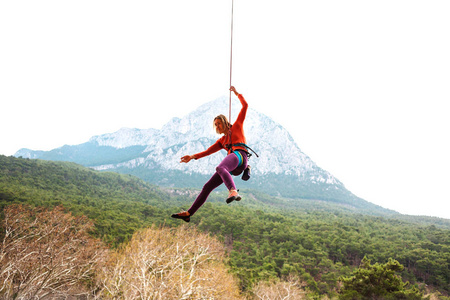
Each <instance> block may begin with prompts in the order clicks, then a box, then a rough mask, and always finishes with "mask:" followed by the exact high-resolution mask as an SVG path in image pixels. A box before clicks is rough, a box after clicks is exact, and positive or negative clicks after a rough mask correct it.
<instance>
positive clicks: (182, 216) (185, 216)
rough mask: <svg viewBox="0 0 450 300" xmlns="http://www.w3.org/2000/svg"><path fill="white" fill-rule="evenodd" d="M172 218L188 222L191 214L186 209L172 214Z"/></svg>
mask: <svg viewBox="0 0 450 300" xmlns="http://www.w3.org/2000/svg"><path fill="white" fill-rule="evenodd" d="M172 218H175V219H181V220H183V221H185V222H190V221H191V214H190V213H189V212H187V211H182V212H180V213H177V214H173V215H172Z"/></svg>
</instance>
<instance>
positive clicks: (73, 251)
mask: <svg viewBox="0 0 450 300" xmlns="http://www.w3.org/2000/svg"><path fill="white" fill-rule="evenodd" d="M4 216H5V218H4V222H3V224H2V233H1V234H0V236H1V237H2V244H1V245H0V298H1V299H41V298H51V299H58V298H67V297H69V296H71V295H72V296H73V295H79V296H80V295H85V296H86V295H90V294H92V293H91V292H90V288H94V287H93V285H92V282H93V271H94V270H95V268H96V264H97V263H99V262H100V261H102V260H103V259H104V254H105V250H104V248H103V246H102V244H101V243H100V242H99V241H98V240H96V239H93V238H91V237H89V235H88V232H89V230H91V229H92V227H93V224H92V223H91V222H90V221H88V219H87V218H85V217H74V216H72V215H71V214H66V213H64V212H63V208H62V207H56V208H55V209H53V210H52V211H48V210H46V209H42V208H41V209H39V208H30V207H28V206H23V205H10V206H8V207H7V208H6V209H5V210H4Z"/></svg>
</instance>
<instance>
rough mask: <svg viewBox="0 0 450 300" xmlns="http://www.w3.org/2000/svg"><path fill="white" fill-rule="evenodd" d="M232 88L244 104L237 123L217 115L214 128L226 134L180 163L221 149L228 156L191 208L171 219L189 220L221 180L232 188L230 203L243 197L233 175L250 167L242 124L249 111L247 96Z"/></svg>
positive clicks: (228, 199)
mask: <svg viewBox="0 0 450 300" xmlns="http://www.w3.org/2000/svg"><path fill="white" fill-rule="evenodd" d="M230 91H232V92H234V94H235V95H236V96H237V97H238V98H239V100H240V101H241V104H242V108H241V111H240V112H239V115H238V117H237V119H236V122H234V124H233V125H231V124H230V123H229V122H228V120H227V118H226V117H225V116H224V115H219V116H217V117H215V118H214V127H215V129H216V132H217V133H218V134H223V136H222V137H221V138H219V139H218V140H217V141H216V142H215V143H214V144H213V145H212V146H211V147H209V148H208V149H207V150H206V151H203V152H200V153H197V154H194V155H186V156H183V157H182V158H181V161H180V162H181V163H188V162H189V161H191V160H192V159H199V158H202V157H205V156H208V155H210V154H213V153H215V152H217V151H219V150H221V149H225V150H227V152H228V155H227V156H226V157H225V158H224V159H223V160H222V162H221V163H220V164H219V165H218V166H217V168H216V173H214V175H213V176H212V177H211V179H210V180H209V181H208V182H207V183H206V184H205V185H204V186H203V189H202V191H201V192H200V194H199V195H198V196H197V199H195V201H194V203H193V204H192V206H191V208H189V209H188V210H187V211H182V212H180V213H178V214H173V215H172V218H177V219H182V220H184V221H186V222H189V221H190V219H191V216H192V215H194V214H195V212H196V211H197V210H198V209H199V208H200V207H201V206H202V205H203V204H204V203H205V202H206V199H207V198H208V196H209V194H210V193H211V192H212V191H213V190H214V189H215V188H217V187H218V186H219V185H221V184H222V183H225V186H226V187H227V189H228V191H229V194H228V198H227V200H226V202H227V203H231V202H232V201H235V200H236V201H239V200H241V196H240V195H239V194H238V192H237V190H236V185H235V184H234V181H233V178H232V177H231V174H233V175H235V176H237V175H240V174H241V173H242V172H243V171H244V170H246V168H247V160H248V152H247V148H248V146H247V145H246V139H245V135H244V127H243V126H244V120H245V115H246V114H247V108H248V104H247V102H246V101H245V99H244V97H243V96H242V95H241V94H239V93H238V92H237V91H236V89H235V88H234V87H233V86H231V88H230ZM247 172H248V170H246V172H245V173H244V175H246V176H248V174H246V173H247ZM230 173H231V174H230ZM243 179H244V180H247V179H248V177H247V178H245V177H243Z"/></svg>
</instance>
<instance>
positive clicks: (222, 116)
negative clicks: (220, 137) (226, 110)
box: [213, 115, 231, 133]
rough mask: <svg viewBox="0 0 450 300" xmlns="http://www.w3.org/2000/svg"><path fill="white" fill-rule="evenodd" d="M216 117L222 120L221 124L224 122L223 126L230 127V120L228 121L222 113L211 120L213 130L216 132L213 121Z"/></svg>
mask: <svg viewBox="0 0 450 300" xmlns="http://www.w3.org/2000/svg"><path fill="white" fill-rule="evenodd" d="M217 119H219V120H220V121H222V124H224V125H225V127H227V128H230V127H231V124H230V122H228V119H227V117H225V116H224V115H218V116H217V117H215V118H214V120H213V127H214V130H215V131H216V132H217V127H216V124H215V123H214V121H215V120H217ZM217 133H219V132H217Z"/></svg>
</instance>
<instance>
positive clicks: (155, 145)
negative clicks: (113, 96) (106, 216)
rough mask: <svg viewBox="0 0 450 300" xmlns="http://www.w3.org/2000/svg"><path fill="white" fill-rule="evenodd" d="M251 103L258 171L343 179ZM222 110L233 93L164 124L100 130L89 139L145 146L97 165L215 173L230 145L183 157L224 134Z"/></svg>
mask: <svg viewBox="0 0 450 300" xmlns="http://www.w3.org/2000/svg"><path fill="white" fill-rule="evenodd" d="M249 105H250V107H249V109H248V112H247V117H246V120H245V123H244V130H245V134H246V138H247V144H248V145H249V146H250V147H251V148H252V149H253V150H255V151H256V152H257V153H258V154H259V156H260V157H259V158H257V157H256V156H255V155H253V156H252V157H251V159H250V164H251V165H252V172H253V173H254V174H262V175H266V174H286V175H296V176H298V177H300V178H302V180H312V181H316V182H322V183H327V184H338V181H337V180H336V179H335V178H334V177H333V176H332V175H331V174H329V173H328V172H326V171H324V170H322V169H320V168H318V167H317V166H316V164H315V163H314V162H313V161H312V160H311V159H310V158H309V157H308V156H307V155H305V154H304V153H303V152H302V151H301V150H300V148H299V147H298V146H297V144H296V143H295V141H294V140H293V138H292V137H291V136H290V134H289V133H288V132H287V130H286V129H284V128H283V127H282V126H281V125H280V124H278V123H276V122H274V121H273V120H272V119H270V118H269V117H267V116H265V115H263V114H261V113H258V112H257V111H255V110H253V109H252V108H251V103H249ZM240 109H241V105H240V102H239V100H237V98H234V99H233V102H232V113H231V114H232V120H233V121H234V120H235V118H236V117H237V115H238V113H239V110H240ZM219 114H225V115H228V99H227V98H226V97H221V98H218V99H216V100H215V101H212V102H209V103H206V104H204V105H202V106H200V107H199V108H197V109H196V110H195V111H193V112H191V113H189V114H188V115H186V116H184V117H183V118H173V119H172V120H171V121H170V122H168V123H167V124H165V125H164V126H163V127H162V128H161V129H160V130H157V129H129V128H123V129H120V130H119V131H117V132H114V133H109V134H104V135H100V136H95V137H92V138H91V139H90V141H89V142H90V143H96V144H98V145H99V146H110V147H114V148H116V149H122V148H127V147H131V146H145V147H146V149H145V151H144V152H143V153H142V155H140V156H139V157H136V158H133V159H131V160H128V161H126V162H120V163H117V164H107V165H96V166H94V168H95V169H98V170H107V169H115V168H118V167H127V168H135V167H137V166H145V167H146V168H150V169H151V168H153V167H155V166H158V167H160V168H162V169H163V170H179V171H183V172H185V173H189V174H192V173H200V174H203V175H206V174H212V172H213V171H214V169H215V167H216V166H217V165H218V164H219V163H220V161H221V160H222V159H223V157H224V156H225V154H226V153H225V151H224V150H223V151H220V153H217V154H214V155H211V156H208V157H205V158H202V159H199V160H196V161H191V162H190V163H188V164H181V163H180V162H179V161H180V158H181V157H182V156H184V155H187V154H195V153H198V152H201V151H203V150H205V149H206V148H208V147H209V146H210V145H212V144H213V143H214V142H215V141H216V140H217V139H218V138H219V137H220V136H219V135H217V134H216V133H215V132H214V130H213V119H214V117H216V116H217V115H219Z"/></svg>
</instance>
